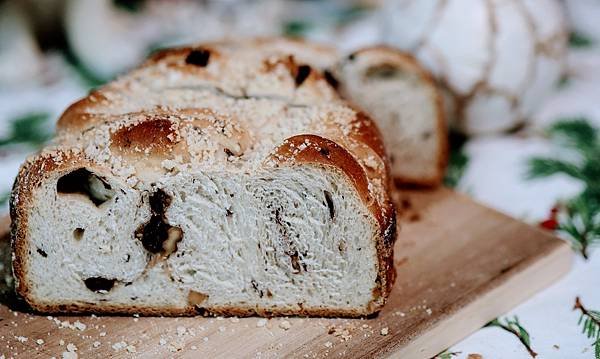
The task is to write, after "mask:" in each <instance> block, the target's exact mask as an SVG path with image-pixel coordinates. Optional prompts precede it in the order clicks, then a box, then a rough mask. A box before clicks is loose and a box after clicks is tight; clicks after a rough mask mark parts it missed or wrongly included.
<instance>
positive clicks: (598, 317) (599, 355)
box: [573, 297, 600, 359]
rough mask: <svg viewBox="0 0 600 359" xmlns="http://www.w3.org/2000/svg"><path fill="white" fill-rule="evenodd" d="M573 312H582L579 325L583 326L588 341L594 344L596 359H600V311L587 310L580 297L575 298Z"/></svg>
mask: <svg viewBox="0 0 600 359" xmlns="http://www.w3.org/2000/svg"><path fill="white" fill-rule="evenodd" d="M573 310H579V311H580V312H581V314H580V316H579V321H578V322H577V325H579V326H581V333H582V334H585V335H586V336H587V337H588V339H592V340H593V341H594V342H593V343H592V345H593V346H594V353H595V356H596V359H600V311H596V310H588V309H586V308H585V307H584V306H583V304H582V303H581V300H580V299H579V297H576V298H575V305H574V306H573Z"/></svg>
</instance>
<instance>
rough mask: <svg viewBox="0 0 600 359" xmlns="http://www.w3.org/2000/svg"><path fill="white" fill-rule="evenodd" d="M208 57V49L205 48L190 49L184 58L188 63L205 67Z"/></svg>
mask: <svg viewBox="0 0 600 359" xmlns="http://www.w3.org/2000/svg"><path fill="white" fill-rule="evenodd" d="M209 59H210V51H209V50H205V49H197V50H192V51H191V52H190V53H189V54H188V55H187V57H186V58H185V63H186V64H188V65H194V66H200V67H205V66H206V65H208V60H209Z"/></svg>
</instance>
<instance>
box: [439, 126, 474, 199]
mask: <svg viewBox="0 0 600 359" xmlns="http://www.w3.org/2000/svg"><path fill="white" fill-rule="evenodd" d="M466 142H467V137H466V136H465V135H462V134H459V133H457V132H450V136H449V143H450V156H449V158H448V168H447V169H446V175H445V176H444V184H445V185H446V186H448V187H450V188H454V187H456V186H457V185H458V183H459V181H460V179H461V178H462V176H463V174H464V172H465V169H466V168H467V165H468V164H469V157H468V156H467V154H466V153H465V152H464V145H465V143H466Z"/></svg>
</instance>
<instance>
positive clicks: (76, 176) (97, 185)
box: [56, 168, 115, 206]
mask: <svg viewBox="0 0 600 359" xmlns="http://www.w3.org/2000/svg"><path fill="white" fill-rule="evenodd" d="M56 191H57V192H58V193H59V194H74V193H77V194H83V195H85V196H87V197H88V198H89V199H90V200H91V201H92V202H93V203H94V204H95V205H96V206H100V205H101V204H102V203H104V202H106V201H108V200H109V199H111V198H112V197H114V195H115V191H114V190H113V189H112V187H111V186H110V185H109V184H108V183H106V181H105V180H104V179H103V178H101V177H99V176H97V175H95V174H93V173H92V172H90V171H88V170H87V169H85V168H80V169H78V170H75V171H72V172H70V173H68V174H66V175H64V176H62V177H61V178H59V179H58V182H57V184H56Z"/></svg>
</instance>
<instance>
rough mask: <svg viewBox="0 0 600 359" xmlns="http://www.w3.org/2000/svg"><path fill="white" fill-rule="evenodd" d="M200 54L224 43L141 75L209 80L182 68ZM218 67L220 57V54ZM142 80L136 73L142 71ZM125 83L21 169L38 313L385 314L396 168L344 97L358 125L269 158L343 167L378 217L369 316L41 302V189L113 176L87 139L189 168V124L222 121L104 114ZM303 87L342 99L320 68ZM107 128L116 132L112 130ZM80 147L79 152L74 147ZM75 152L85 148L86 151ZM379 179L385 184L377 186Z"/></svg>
mask: <svg viewBox="0 0 600 359" xmlns="http://www.w3.org/2000/svg"><path fill="white" fill-rule="evenodd" d="M257 41H259V42H260V41H267V40H257ZM199 48H202V49H210V51H211V56H213V54H220V51H221V50H220V48H219V45H214V44H208V45H197V46H193V47H188V48H181V49H174V50H166V51H163V52H161V53H158V54H155V55H153V56H152V57H151V58H150V59H149V60H148V61H147V62H146V63H144V64H143V65H142V66H141V67H140V69H141V70H144V69H149V71H158V69H163V68H164V67H166V68H169V70H167V71H180V70H181V69H180V67H182V68H183V70H181V71H183V73H184V75H183V76H188V75H189V74H188V72H189V71H192V72H193V74H192V75H190V76H199V77H203V76H205V75H204V74H202V73H196V72H197V71H200V72H202V71H204V70H202V69H201V70H198V69H195V68H192V69H188V68H187V67H186V66H185V65H182V59H183V58H185V57H186V56H188V55H189V54H190V52H191V51H193V49H199ZM219 56H221V55H219ZM227 56H228V55H227V54H223V55H222V57H223V58H226V57H227ZM211 61H215V62H218V61H219V57H218V56H216V57H215V58H214V59H212V60H211ZM290 64H291V65H290ZM290 64H288V65H286V66H292V67H293V66H298V64H297V63H295V61H294V60H293V58H291V62H290ZM173 69H174V70H173ZM161 71H162V70H161ZM273 71H276V70H273ZM134 74H136V73H135V71H134ZM132 76H133V75H132ZM206 76H207V78H208V77H209V75H206ZM211 76H212V75H211ZM290 76H293V71H291V74H290ZM125 80H127V76H125ZM125 80H122V82H121V83H117V84H108V85H107V86H106V87H105V88H102V89H100V90H97V91H94V92H92V93H91V94H90V95H89V96H87V97H86V98H84V99H82V100H80V101H78V102H76V103H74V104H73V105H71V106H70V107H69V108H68V109H67V110H66V111H65V113H64V114H63V115H62V117H61V118H60V120H59V123H58V125H57V128H58V135H59V136H58V138H57V141H56V142H57V143H56V144H54V145H52V146H50V147H48V148H47V149H45V150H44V151H43V152H42V153H41V154H39V155H37V156H34V157H32V158H30V159H29V160H28V161H27V162H26V163H25V164H24V165H23V166H22V167H21V169H20V171H19V174H18V176H17V179H16V181H15V184H14V186H13V192H12V196H11V200H10V208H11V219H12V225H11V238H12V248H13V253H14V257H15V260H14V261H13V270H14V274H15V278H16V284H17V286H16V288H17V292H18V293H19V294H20V295H21V296H23V297H24V299H25V300H26V301H27V302H28V303H29V305H31V307H32V308H34V309H35V310H37V311H40V312H46V313H49V312H52V313H106V314H126V313H139V314H143V315H168V316H178V315H198V314H205V315H206V314H218V315H239V316H248V315H255V314H257V315H263V316H276V315H302V316H347V317H358V316H366V315H370V314H372V313H375V312H377V311H379V310H380V309H381V307H382V306H383V305H384V303H385V301H386V299H387V296H388V295H389V292H390V290H391V286H392V284H393V281H394V278H395V271H394V267H393V245H394V241H395V238H396V225H395V209H394V207H393V204H392V202H391V200H390V188H391V181H390V176H389V173H388V172H389V163H388V161H387V158H386V155H385V149H384V147H383V143H382V141H381V136H380V133H379V131H378V129H377V127H376V126H375V124H374V123H373V121H372V120H371V119H370V118H369V117H368V116H367V115H366V114H364V113H361V112H359V111H354V110H352V108H351V107H350V106H348V105H346V104H345V103H344V101H343V100H341V99H339V98H337V99H335V101H336V103H337V104H338V106H342V107H343V106H345V110H344V111H353V113H354V115H353V116H354V117H353V118H352V119H349V120H344V121H346V122H344V123H345V125H344V126H346V127H345V128H341V129H337V127H336V126H339V125H338V124H337V123H338V122H340V121H342V119H341V118H328V120H327V121H328V122H326V123H325V124H324V125H323V126H324V129H323V131H325V133H328V134H329V135H328V137H322V136H319V135H313V134H304V135H297V136H293V137H289V138H287V139H286V140H284V141H283V142H282V143H280V144H279V145H277V146H274V147H273V150H272V152H271V154H270V155H269V156H267V157H266V158H265V165H267V166H268V165H269V162H273V163H275V165H276V166H282V165H300V164H303V163H311V164H319V165H324V166H329V167H332V168H335V169H336V170H339V171H341V172H342V173H344V174H345V175H346V176H347V177H348V179H349V182H350V183H351V184H352V185H353V186H354V188H355V189H356V192H357V195H358V196H359V197H360V198H361V199H362V201H363V203H364V205H365V207H366V208H368V209H369V210H370V212H371V213H372V214H373V218H374V220H375V221H376V225H377V228H378V230H377V232H376V233H374V234H373V241H374V242H375V247H376V248H377V257H378V263H377V267H378V268H377V273H378V276H377V283H376V287H375V289H374V290H373V296H372V300H371V302H370V304H369V305H368V306H367V307H366V308H364V309H362V310H361V309H356V310H349V309H343V308H337V309H336V308H320V307H315V308H310V307H298V308H294V307H290V308H273V309H268V310H266V309H264V308H258V307H244V306H232V307H225V306H222V307H214V306H213V307H211V308H201V309H198V308H197V307H196V306H194V305H190V306H188V307H185V308H176V307H172V308H171V307H161V308H157V307H142V306H136V305H115V304H110V303H106V304H97V303H85V302H75V303H47V302H44V301H43V299H40V298H35V297H33V296H32V295H31V290H30V287H31V283H29V282H28V278H27V272H28V263H27V253H28V251H29V250H30V248H29V242H28V231H27V228H28V217H29V212H30V211H31V210H32V206H33V205H32V201H33V197H34V192H35V190H36V189H37V188H38V187H39V186H40V184H41V183H43V181H45V180H46V179H47V178H49V177H50V176H54V175H57V174H59V175H60V174H61V173H67V172H68V171H71V170H73V169H78V168H82V167H86V168H91V169H94V170H95V171H98V173H105V172H110V171H111V169H110V167H109V166H108V163H107V162H106V160H101V159H99V158H95V157H94V156H92V155H90V154H89V153H86V152H85V151H81V149H80V148H81V147H85V145H89V144H91V145H94V143H96V142H89V141H94V140H90V139H86V138H87V137H86V136H90V138H93V135H94V134H97V133H106V132H107V131H109V132H110V133H109V137H108V139H109V143H106V144H105V145H106V146H107V147H108V148H109V149H110V150H111V151H112V152H111V153H113V154H114V155H115V156H117V155H118V156H122V157H123V158H124V161H127V160H128V158H129V159H130V160H131V161H134V162H144V161H149V160H151V159H153V158H159V159H165V158H175V157H176V155H183V156H179V157H182V158H183V161H184V162H185V161H187V162H191V163H192V164H193V161H195V159H194V156H192V153H191V151H192V150H191V149H190V147H189V143H187V142H186V140H185V139H184V138H183V136H182V132H181V131H182V126H183V124H187V123H188V122H189V121H191V122H189V123H202V124H204V123H205V122H206V121H208V120H206V121H205V120H202V119H201V117H198V116H209V117H210V116H213V117H215V116H217V115H219V114H215V113H211V112H212V109H210V108H193V109H187V108H185V107H178V108H168V107H158V108H151V109H147V110H142V111H141V112H138V113H132V112H124V113H122V114H119V113H116V114H115V113H104V112H103V111H104V109H107V108H109V107H111V106H113V100H112V99H111V96H113V95H112V91H117V90H115V89H118V91H123V88H122V87H124V88H125V90H126V89H127V86H126V85H123V84H122V83H123V82H125V83H127V82H126V81H125ZM215 81H219V80H218V79H217V80H215ZM303 82H304V83H303V84H302V86H306V87H307V89H308V90H310V91H312V90H313V89H314V91H315V93H316V94H318V93H320V92H321V91H326V92H328V93H332V94H335V91H334V90H333V89H332V88H331V87H330V86H329V85H328V84H327V82H326V81H325V80H324V77H323V75H322V74H321V73H320V72H319V71H317V70H312V71H310V73H309V75H308V77H307V78H306V79H305V80H303ZM296 85H297V84H296ZM307 89H304V90H303V91H305V90H307ZM323 89H324V90H323ZM295 91H299V90H295ZM332 96H335V95H332ZM349 113H352V112H349ZM185 116H188V117H189V116H191V117H192V120H189V121H188V119H187V117H185ZM194 116H195V117H194ZM138 117H139V119H137V120H134V118H138ZM199 118H200V119H199ZM211 118H212V117H211ZM221 120H223V119H216V120H214V121H216V122H219V121H221ZM186 121H188V122H186ZM193 121H197V122H193ZM198 121H200V122H198ZM202 121H204V122H202ZM227 121H232V119H227ZM233 121H235V119H233ZM209 122H210V121H209ZM206 123H208V122H206ZM212 125H214V124H213V122H211V123H210V126H212ZM234 125H235V124H234ZM103 126H112V127H110V129H107V128H105V127H103ZM207 126H209V125H207ZM234 127H235V126H234ZM207 129H208V127H207ZM223 129H225V127H223ZM227 129H228V131H230V132H231V131H233V133H234V135H235V136H237V137H235V138H237V139H239V138H240V136H241V135H236V134H237V133H238V132H239V133H243V132H244V131H243V129H241V130H236V129H235V128H234V129H231V128H229V127H227ZM307 130H308V131H310V128H309V129H307ZM236 131H238V132H236ZM85 141H88V142H85ZM307 141H308V143H310V145H308V146H306V149H304V150H302V151H296V150H297V148H298V147H300V146H302V145H303V144H306V143H307ZM74 144H76V145H77V146H74ZM75 147H79V149H76V148H75ZM365 151H366V152H365ZM367 155H368V156H370V157H375V158H376V162H377V161H378V162H377V163H380V164H381V165H380V166H375V168H370V167H369V168H368V169H367V166H366V165H365V161H366V156H367ZM112 175H113V176H114V175H115V174H114V173H113V174H112ZM117 176H118V175H117ZM376 180H377V181H379V182H375V181H376ZM380 182H381V183H380Z"/></svg>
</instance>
